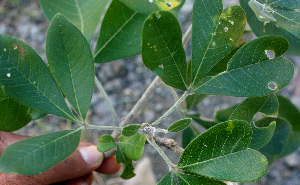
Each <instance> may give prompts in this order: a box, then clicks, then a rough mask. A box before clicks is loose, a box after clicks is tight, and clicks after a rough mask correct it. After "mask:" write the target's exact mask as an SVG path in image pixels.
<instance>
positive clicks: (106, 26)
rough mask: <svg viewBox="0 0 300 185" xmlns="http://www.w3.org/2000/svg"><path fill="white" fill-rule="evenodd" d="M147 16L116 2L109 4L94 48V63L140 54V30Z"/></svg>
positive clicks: (114, 0) (115, 0) (116, 0)
mask: <svg viewBox="0 0 300 185" xmlns="http://www.w3.org/2000/svg"><path fill="white" fill-rule="evenodd" d="M146 18H147V15H146V14H142V13H138V12H136V11H133V10H131V9H130V8H128V7H127V6H125V5H124V4H123V3H121V2H120V1H118V0H113V1H112V3H111V4H110V6H109V8H108V10H107V12H106V14H105V16H104V19H103V23H102V26H101V29H100V34H99V37H98V41H97V44H96V48H95V54H94V61H95V63H105V62H110V61H114V60H117V59H121V58H126V57H130V56H134V55H137V54H140V53H141V49H142V28H143V23H144V21H145V20H146Z"/></svg>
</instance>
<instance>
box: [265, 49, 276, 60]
mask: <svg viewBox="0 0 300 185" xmlns="http://www.w3.org/2000/svg"><path fill="white" fill-rule="evenodd" d="M265 53H266V55H267V57H268V58H269V59H273V58H275V53H274V51H272V50H265Z"/></svg>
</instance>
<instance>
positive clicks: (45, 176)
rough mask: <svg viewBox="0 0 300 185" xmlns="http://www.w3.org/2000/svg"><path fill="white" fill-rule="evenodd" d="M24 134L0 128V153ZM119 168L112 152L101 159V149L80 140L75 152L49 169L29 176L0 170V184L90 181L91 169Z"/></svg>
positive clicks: (110, 171)
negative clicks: (99, 150) (106, 157)
mask: <svg viewBox="0 0 300 185" xmlns="http://www.w3.org/2000/svg"><path fill="white" fill-rule="evenodd" d="M26 138H28V136H22V135H17V134H14V133H9V132H3V131H0V154H1V153H2V152H3V151H4V150H5V148H6V147H7V146H9V145H11V144H13V143H15V142H17V141H20V140H22V139H26ZM120 168H121V165H120V164H117V162H116V158H115V156H112V157H110V158H108V159H105V160H104V156H103V153H100V152H98V151H97V147H96V145H94V144H92V143H86V142H81V143H80V144H79V146H78V148H77V149H76V150H75V152H74V153H73V154H72V155H70V156H69V157H68V158H67V159H65V160H64V161H62V162H61V163H59V164H58V165H56V166H54V167H52V168H50V169H49V170H47V171H45V172H43V173H41V174H38V175H33V176H23V175H19V174H3V173H0V184H6V185H24V184H26V185H47V184H56V185H59V184H66V185H90V184H92V182H93V179H94V178H93V171H96V172H99V173H103V174H114V173H116V172H118V171H119V170H120Z"/></svg>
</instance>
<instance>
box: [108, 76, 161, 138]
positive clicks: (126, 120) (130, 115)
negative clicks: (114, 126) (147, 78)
mask: <svg viewBox="0 0 300 185" xmlns="http://www.w3.org/2000/svg"><path fill="white" fill-rule="evenodd" d="M161 82H162V81H161V79H160V78H159V77H156V78H155V79H154V80H153V82H152V83H151V84H150V85H149V87H148V88H147V89H146V91H145V92H144V94H143V95H142V97H141V98H140V99H139V100H138V102H137V103H136V104H135V105H134V107H133V108H132V109H131V111H130V112H129V113H128V115H127V116H125V117H124V118H122V121H121V123H120V125H119V126H120V127H124V126H126V125H128V124H129V123H130V121H131V120H132V119H133V118H135V117H136V115H137V114H138V113H139V111H140V110H141V109H143V107H144V105H145V103H146V102H147V101H148V100H149V98H150V97H151V95H152V94H153V93H154V91H155V89H156V88H158V87H159V86H160V85H161ZM120 134H121V132H120V131H114V132H113V133H112V136H113V138H115V139H117V138H118V137H119V136H120Z"/></svg>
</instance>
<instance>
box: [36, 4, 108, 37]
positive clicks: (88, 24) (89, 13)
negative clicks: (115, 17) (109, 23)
mask: <svg viewBox="0 0 300 185" xmlns="http://www.w3.org/2000/svg"><path fill="white" fill-rule="evenodd" d="M108 2H109V0H84V1H80V0H56V1H53V0H40V4H41V7H42V9H43V12H44V14H45V15H46V17H47V19H48V20H49V21H51V20H52V19H53V17H54V16H55V15H56V14H57V13H61V14H63V15H64V16H65V17H66V18H67V19H69V20H70V21H71V22H72V23H73V24H75V25H76V27H77V28H78V29H80V31H81V32H82V34H83V35H84V36H85V37H86V39H87V40H88V41H90V40H91V38H92V36H93V34H94V31H95V30H96V28H97V26H98V24H99V21H100V17H101V15H102V13H103V12H104V11H105V6H106V4H107V3H108Z"/></svg>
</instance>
